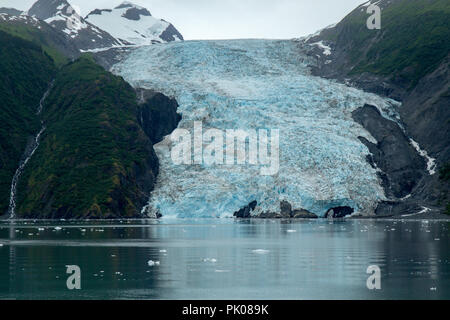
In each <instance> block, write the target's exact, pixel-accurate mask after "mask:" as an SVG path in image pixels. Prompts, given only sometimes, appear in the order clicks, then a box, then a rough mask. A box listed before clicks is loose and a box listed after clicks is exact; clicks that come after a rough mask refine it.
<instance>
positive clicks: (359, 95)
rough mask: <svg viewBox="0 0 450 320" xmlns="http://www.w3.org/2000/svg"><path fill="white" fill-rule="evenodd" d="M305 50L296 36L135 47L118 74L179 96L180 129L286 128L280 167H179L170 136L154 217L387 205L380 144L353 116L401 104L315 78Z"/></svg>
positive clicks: (390, 111) (160, 149)
mask: <svg viewBox="0 0 450 320" xmlns="http://www.w3.org/2000/svg"><path fill="white" fill-rule="evenodd" d="M300 45H301V44H300V43H299V42H295V41H290V40H226V41H225V40H224V41H186V42H177V43H170V44H163V45H153V46H147V47H141V48H138V49H135V50H133V51H132V52H131V53H130V54H129V55H128V56H127V57H126V58H125V59H124V60H122V61H121V62H120V63H118V64H116V65H115V66H114V67H113V68H112V71H113V72H114V73H116V74H119V75H121V76H123V77H124V78H125V80H127V81H128V82H130V83H131V84H132V85H133V86H135V87H141V88H147V89H153V90H157V91H160V92H162V93H164V94H166V95H168V96H171V97H174V98H176V99H177V101H178V103H179V105H180V107H179V112H180V113H181V114H182V116H183V119H182V121H181V122H180V124H179V128H185V129H187V130H189V131H190V132H192V131H193V122H194V121H202V122H203V127H204V130H206V129H209V128H218V129H222V130H225V129H242V130H249V129H260V128H266V129H279V130H280V170H279V172H278V174H276V175H273V176H262V175H261V174H260V170H259V167H258V166H254V165H246V166H237V165H236V166H229V165H228V166H227V165H221V166H218V165H215V166H206V165H175V164H174V163H173V161H172V159H171V154H170V150H171V149H170V148H171V146H172V142H171V140H170V138H169V136H168V137H166V139H164V141H162V142H161V143H159V144H157V145H156V146H155V149H156V152H157V155H158V157H159V159H160V164H161V170H160V175H159V177H158V181H157V185H156V188H155V190H154V192H152V194H151V195H149V205H148V206H147V207H146V208H145V209H146V210H148V212H149V213H155V212H157V211H159V212H160V213H161V214H163V216H165V217H181V218H184V217H226V216H231V215H232V214H233V212H235V211H237V210H239V209H240V208H242V207H244V206H246V205H247V204H248V203H250V202H251V201H253V200H256V201H258V207H257V210H256V211H255V212H254V214H259V213H261V212H266V211H272V212H279V208H280V201H281V200H287V201H289V202H290V203H291V204H292V206H293V208H304V209H307V210H310V211H311V212H314V213H316V214H317V215H319V216H323V215H324V214H325V213H326V211H327V210H328V209H329V208H331V207H335V206H351V207H353V208H354V209H355V210H356V212H357V213H360V214H364V215H370V214H372V213H373V212H374V208H375V207H376V204H377V202H378V201H380V200H385V199H386V197H385V194H384V191H383V188H382V187H381V182H380V180H379V178H378V176H377V170H376V169H374V168H372V167H371V166H370V165H369V164H368V163H367V161H366V156H367V155H368V154H369V151H368V149H367V147H366V146H364V145H363V144H362V143H361V142H360V141H359V139H358V137H359V136H362V137H365V138H366V139H368V140H369V141H372V142H376V141H375V140H374V138H373V137H372V136H371V135H370V134H369V133H368V132H367V131H366V130H365V129H364V128H363V127H361V126H360V125H359V124H358V123H356V122H354V121H353V119H352V117H351V112H352V111H353V110H355V109H357V108H359V107H362V106H363V105H364V104H365V103H369V104H372V105H375V106H376V107H377V108H378V109H379V110H380V111H381V112H382V114H383V115H384V116H385V117H387V118H389V119H392V120H398V119H399V116H398V114H397V108H398V106H399V103H398V102H396V101H393V100H389V99H385V98H382V97H379V96H377V95H374V94H370V93H366V92H363V91H361V90H358V89H356V88H352V87H349V86H346V85H343V84H339V83H336V82H334V81H330V80H326V79H323V78H319V77H314V76H312V75H311V74H310V71H309V68H308V65H309V63H310V61H309V60H308V58H307V57H305V56H303V55H301V54H300V53H299V48H298V46H300Z"/></svg>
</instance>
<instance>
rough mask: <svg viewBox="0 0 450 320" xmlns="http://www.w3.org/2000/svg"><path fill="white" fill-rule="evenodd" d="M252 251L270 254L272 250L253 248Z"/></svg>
mask: <svg viewBox="0 0 450 320" xmlns="http://www.w3.org/2000/svg"><path fill="white" fill-rule="evenodd" d="M252 252H253V253H256V254H268V253H269V252H270V251H269V250H265V249H256V250H253V251H252Z"/></svg>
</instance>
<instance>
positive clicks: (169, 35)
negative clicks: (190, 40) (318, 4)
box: [159, 24, 184, 42]
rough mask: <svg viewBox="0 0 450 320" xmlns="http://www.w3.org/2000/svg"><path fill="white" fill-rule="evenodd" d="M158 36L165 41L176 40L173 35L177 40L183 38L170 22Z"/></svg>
mask: <svg viewBox="0 0 450 320" xmlns="http://www.w3.org/2000/svg"><path fill="white" fill-rule="evenodd" d="M159 37H160V38H161V39H163V40H164V41H167V42H171V41H175V40H177V39H176V38H175V37H177V38H178V39H179V40H184V38H183V36H182V35H181V33H180V32H179V31H178V30H177V29H176V28H175V27H174V26H173V25H172V24H170V25H169V26H168V27H167V28H166V30H164V31H163V33H161V35H160V36H159Z"/></svg>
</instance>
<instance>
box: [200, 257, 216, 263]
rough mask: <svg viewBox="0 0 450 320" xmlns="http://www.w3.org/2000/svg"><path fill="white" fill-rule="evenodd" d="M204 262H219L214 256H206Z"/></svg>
mask: <svg viewBox="0 0 450 320" xmlns="http://www.w3.org/2000/svg"><path fill="white" fill-rule="evenodd" d="M203 262H211V263H216V262H217V259H214V258H205V259H203Z"/></svg>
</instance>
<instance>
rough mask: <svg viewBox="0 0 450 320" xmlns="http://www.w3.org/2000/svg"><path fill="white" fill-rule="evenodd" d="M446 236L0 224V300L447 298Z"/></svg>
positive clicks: (339, 228)
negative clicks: (377, 280) (75, 282)
mask: <svg viewBox="0 0 450 320" xmlns="http://www.w3.org/2000/svg"><path fill="white" fill-rule="evenodd" d="M55 227H57V228H55ZM59 228H61V229H59ZM449 229H450V222H448V221H447V222H445V221H431V220H430V221H425V222H424V221H403V222H402V221H369V220H358V221H335V222H329V221H301V222H288V221H285V222H283V221H234V220H232V219H222V220H171V221H164V220H163V221H158V222H154V221H141V220H139V221H135V220H134V221H114V222H109V223H108V224H105V223H104V222H87V221H84V222H58V223H55V222H51V221H47V222H35V223H31V222H16V223H15V224H11V223H10V222H6V221H3V222H0V298H2V299H80V298H81V299H91V298H96V299H419V298H420V299H450V250H449V249H450V241H449V240H450V239H449V235H450V230H449ZM149 260H153V261H159V262H160V264H159V265H154V266H149V264H148V261H149ZM66 265H78V266H79V267H80V268H81V286H82V289H81V290H75V291H69V290H68V289H67V287H66V279H67V277H68V275H67V274H66V267H65V266H66ZM369 265H378V266H379V267H380V268H381V273H382V274H381V285H382V289H381V290H379V291H370V290H368V289H367V288H366V280H367V277H368V276H369V275H368V274H366V269H367V267H368V266H369Z"/></svg>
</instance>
